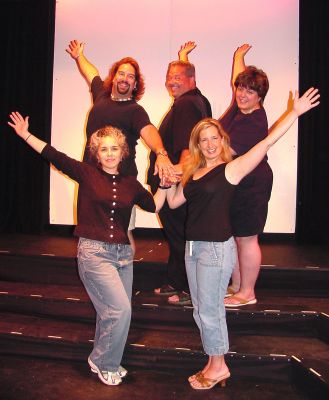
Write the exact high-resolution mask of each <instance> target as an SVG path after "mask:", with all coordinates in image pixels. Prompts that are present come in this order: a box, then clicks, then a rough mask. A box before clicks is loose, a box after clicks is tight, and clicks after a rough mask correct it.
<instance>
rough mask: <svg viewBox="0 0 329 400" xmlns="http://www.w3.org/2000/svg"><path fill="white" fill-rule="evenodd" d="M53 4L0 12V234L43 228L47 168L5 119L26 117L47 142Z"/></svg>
mask: <svg viewBox="0 0 329 400" xmlns="http://www.w3.org/2000/svg"><path fill="white" fill-rule="evenodd" d="M55 3H56V2H55V0H51V1H49V0H25V1H23V0H20V1H19V0H9V1H4V0H1V2H0V11H1V17H0V18H1V31H2V32H1V58H2V60H1V66H2V68H1V69H2V74H1V95H0V101H1V107H0V115H1V120H0V124H1V128H0V132H1V134H0V185H1V186H0V187H1V194H0V231H1V232H20V233H38V232H40V231H42V229H43V227H44V226H45V225H46V224H47V222H48V204H49V200H48V193H49V188H48V182H49V167H48V165H47V163H45V162H44V161H43V160H42V159H41V157H40V156H39V155H37V154H36V153H34V152H33V151H32V150H31V149H30V148H29V147H28V146H27V145H26V144H25V143H24V142H22V140H21V139H19V138H17V137H16V136H15V135H14V134H13V131H12V129H11V128H10V127H8V126H7V121H8V114H9V113H10V112H11V111H13V110H18V111H20V112H22V113H24V115H30V116H31V123H30V129H31V131H32V132H35V133H36V134H37V136H38V137H40V138H42V139H44V140H46V141H49V139H50V123H51V121H50V119H51V97H52V70H53V54H54V26H55V24H54V22H55Z"/></svg>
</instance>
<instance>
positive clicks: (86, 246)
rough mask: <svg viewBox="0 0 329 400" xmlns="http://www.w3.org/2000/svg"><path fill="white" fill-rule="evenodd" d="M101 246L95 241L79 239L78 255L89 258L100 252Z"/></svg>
mask: <svg viewBox="0 0 329 400" xmlns="http://www.w3.org/2000/svg"><path fill="white" fill-rule="evenodd" d="M100 251H101V248H100V246H99V244H98V243H93V242H91V241H89V240H86V241H79V244H78V257H80V258H82V259H88V258H90V257H93V256H96V255H97V254H98V253H100Z"/></svg>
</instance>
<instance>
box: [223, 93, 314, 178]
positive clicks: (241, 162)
mask: <svg viewBox="0 0 329 400" xmlns="http://www.w3.org/2000/svg"><path fill="white" fill-rule="evenodd" d="M319 98H320V94H319V93H318V89H314V88H310V89H308V90H307V91H306V92H305V93H304V95H303V96H302V97H299V95H298V92H297V91H296V92H295V98H294V105H293V109H292V110H291V111H290V112H288V113H287V115H286V116H285V117H284V118H283V119H282V120H281V121H280V122H279V123H278V124H277V125H276V126H275V128H274V129H273V130H272V131H271V132H270V133H269V135H268V136H267V137H266V138H265V139H263V140H262V141H260V142H259V143H258V144H256V145H255V146H254V147H253V148H251V149H250V150H249V151H248V152H247V153H245V154H244V155H242V156H240V157H238V158H236V159H235V160H233V161H231V162H230V163H228V164H227V166H226V170H225V175H226V178H227V180H228V181H229V182H230V183H232V184H235V185H236V184H238V183H239V182H240V181H241V179H242V178H244V177H245V176H246V175H248V174H249V173H250V172H251V171H252V170H253V169H254V168H256V167H257V165H258V164H259V163H260V162H261V161H262V159H263V158H264V157H265V155H266V153H267V151H268V150H269V149H270V148H271V147H272V146H273V145H274V144H275V143H276V142H277V141H278V140H279V139H280V138H281V137H282V136H283V135H284V134H285V133H286V132H287V131H288V129H289V128H290V127H291V125H292V124H293V123H294V122H295V121H296V119H297V118H298V117H299V116H300V115H302V114H304V113H306V112H307V111H309V110H311V109H312V108H314V107H316V106H318V105H319V104H320V101H319Z"/></svg>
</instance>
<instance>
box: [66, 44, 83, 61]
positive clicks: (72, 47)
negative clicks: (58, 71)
mask: <svg viewBox="0 0 329 400" xmlns="http://www.w3.org/2000/svg"><path fill="white" fill-rule="evenodd" d="M84 46H85V44H84V43H83V42H79V40H71V41H70V43H69V46H68V48H67V49H65V51H66V52H67V53H69V55H70V56H71V57H72V58H73V59H74V60H77V59H78V58H79V57H80V56H81V54H83V49H84Z"/></svg>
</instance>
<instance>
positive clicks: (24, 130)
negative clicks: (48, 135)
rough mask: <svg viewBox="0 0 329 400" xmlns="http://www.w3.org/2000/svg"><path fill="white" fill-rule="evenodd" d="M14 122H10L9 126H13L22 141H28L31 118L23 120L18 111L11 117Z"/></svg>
mask: <svg viewBox="0 0 329 400" xmlns="http://www.w3.org/2000/svg"><path fill="white" fill-rule="evenodd" d="M9 117H10V119H11V120H12V122H9V121H8V125H9V126H11V127H12V128H13V129H14V131H15V132H16V133H17V135H18V136H20V137H21V138H22V139H24V140H26V139H27V138H28V136H29V135H30V132H29V131H28V129H29V117H25V118H23V117H22V116H21V114H20V113H19V112H17V111H13V112H12V113H11V114H10V115H9Z"/></svg>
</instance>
